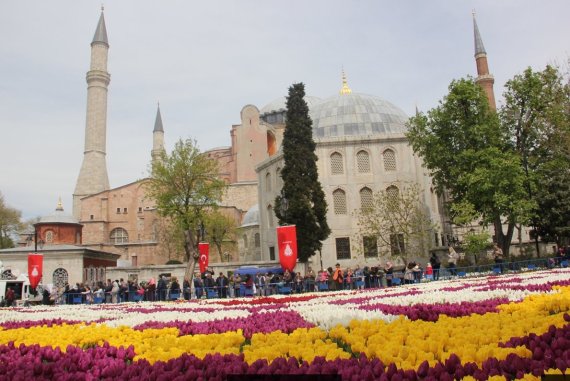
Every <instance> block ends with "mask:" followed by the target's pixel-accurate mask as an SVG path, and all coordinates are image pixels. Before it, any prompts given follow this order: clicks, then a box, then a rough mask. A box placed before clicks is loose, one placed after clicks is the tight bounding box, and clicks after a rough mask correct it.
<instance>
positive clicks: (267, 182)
mask: <svg viewBox="0 0 570 381" xmlns="http://www.w3.org/2000/svg"><path fill="white" fill-rule="evenodd" d="M265 191H266V192H271V173H268V174H266V175H265Z"/></svg>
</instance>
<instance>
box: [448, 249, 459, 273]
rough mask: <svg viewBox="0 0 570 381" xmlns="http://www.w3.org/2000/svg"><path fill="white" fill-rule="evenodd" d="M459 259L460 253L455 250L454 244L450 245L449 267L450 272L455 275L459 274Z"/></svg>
mask: <svg viewBox="0 0 570 381" xmlns="http://www.w3.org/2000/svg"><path fill="white" fill-rule="evenodd" d="M458 259H459V254H457V252H456V251H455V249H454V248H453V247H452V246H449V253H448V254H447V268H448V269H449V273H450V274H451V275H453V276H456V275H457V270H456V269H457V260H458Z"/></svg>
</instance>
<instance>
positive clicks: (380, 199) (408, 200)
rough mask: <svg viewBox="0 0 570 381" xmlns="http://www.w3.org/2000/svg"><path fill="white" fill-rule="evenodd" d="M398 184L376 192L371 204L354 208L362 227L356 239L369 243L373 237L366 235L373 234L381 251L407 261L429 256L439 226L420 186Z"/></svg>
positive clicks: (359, 225)
mask: <svg viewBox="0 0 570 381" xmlns="http://www.w3.org/2000/svg"><path fill="white" fill-rule="evenodd" d="M399 185H400V186H399V187H397V188H396V187H390V188H388V189H387V190H382V191H379V192H376V193H374V194H373V196H372V202H371V204H370V206H368V207H364V208H361V209H357V210H355V212H354V214H355V216H356V218H357V220H358V227H359V231H358V234H357V237H356V238H357V241H364V242H367V243H368V244H370V243H371V240H370V239H364V237H374V238H376V240H377V242H379V243H380V247H379V249H380V251H381V252H382V254H384V255H393V256H396V257H400V258H402V259H404V260H407V259H409V258H410V256H416V257H417V256H424V255H427V253H428V250H429V249H430V242H431V240H430V237H432V236H433V232H434V230H435V229H436V226H435V224H434V223H433V221H432V220H431V217H430V215H429V211H428V209H427V207H426V206H425V205H424V204H423V203H422V202H421V189H420V187H419V185H418V184H399ZM402 243H403V245H402ZM369 249H370V248H369V247H368V248H366V247H365V250H369Z"/></svg>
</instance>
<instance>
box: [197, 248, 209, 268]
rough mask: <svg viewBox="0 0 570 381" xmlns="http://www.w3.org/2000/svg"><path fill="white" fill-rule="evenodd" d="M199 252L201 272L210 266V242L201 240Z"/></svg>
mask: <svg viewBox="0 0 570 381" xmlns="http://www.w3.org/2000/svg"><path fill="white" fill-rule="evenodd" d="M198 252H199V253H200V260H199V261H198V263H199V265H200V273H204V272H205V271H206V269H207V268H208V257H209V256H210V244H209V243H208V242H200V243H199V244H198Z"/></svg>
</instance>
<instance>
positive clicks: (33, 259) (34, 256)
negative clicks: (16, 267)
mask: <svg viewBox="0 0 570 381" xmlns="http://www.w3.org/2000/svg"><path fill="white" fill-rule="evenodd" d="M43 264H44V256H43V255H42V254H38V253H29V254H28V278H29V279H30V286H32V287H33V288H36V286H37V285H38V284H39V283H40V280H41V279H42V270H43Z"/></svg>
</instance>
